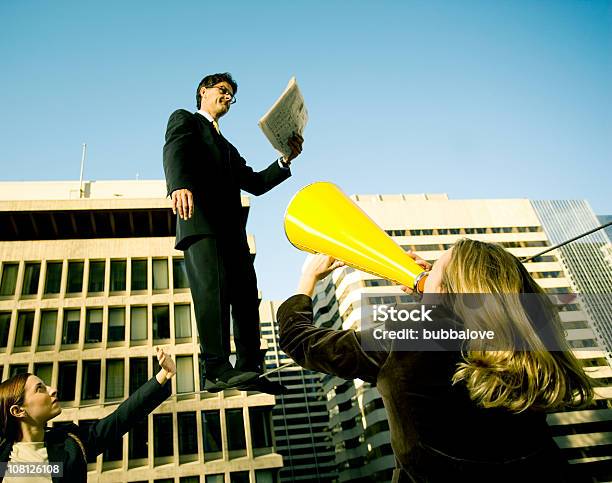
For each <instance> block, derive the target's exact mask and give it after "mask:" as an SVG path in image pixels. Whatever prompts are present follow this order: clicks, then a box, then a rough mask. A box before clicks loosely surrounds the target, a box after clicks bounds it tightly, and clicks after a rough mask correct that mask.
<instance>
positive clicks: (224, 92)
mask: <svg viewBox="0 0 612 483" xmlns="http://www.w3.org/2000/svg"><path fill="white" fill-rule="evenodd" d="M207 89H219V92H220V93H221V95H222V96H230V104H235V103H236V96H234V94H232V93H231V92H230V91H228V90H227V88H225V87H223V86H209V87H207Z"/></svg>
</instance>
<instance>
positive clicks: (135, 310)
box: [130, 307, 147, 340]
mask: <svg viewBox="0 0 612 483" xmlns="http://www.w3.org/2000/svg"><path fill="white" fill-rule="evenodd" d="M146 338H147V308H146V307H132V309H131V311H130V339H131V340H144V339H146Z"/></svg>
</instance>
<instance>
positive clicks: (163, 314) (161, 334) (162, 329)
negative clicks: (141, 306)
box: [153, 305, 170, 339]
mask: <svg viewBox="0 0 612 483" xmlns="http://www.w3.org/2000/svg"><path fill="white" fill-rule="evenodd" d="M153 338H154V339H169V338H170V309H169V308H168V306H167V305H156V306H153Z"/></svg>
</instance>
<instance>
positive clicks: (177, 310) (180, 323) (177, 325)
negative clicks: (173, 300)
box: [174, 304, 191, 339]
mask: <svg viewBox="0 0 612 483" xmlns="http://www.w3.org/2000/svg"><path fill="white" fill-rule="evenodd" d="M174 336H175V337H176V338H177V339H184V338H186V337H191V306H190V305H189V304H185V305H175V306H174Z"/></svg>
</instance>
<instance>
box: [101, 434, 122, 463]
mask: <svg viewBox="0 0 612 483" xmlns="http://www.w3.org/2000/svg"><path fill="white" fill-rule="evenodd" d="M102 458H103V460H104V461H119V460H122V459H123V438H122V437H119V438H117V439H116V440H115V441H113V442H112V443H111V444H109V445H108V446H106V449H105V450H104V455H103V456H102Z"/></svg>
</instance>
